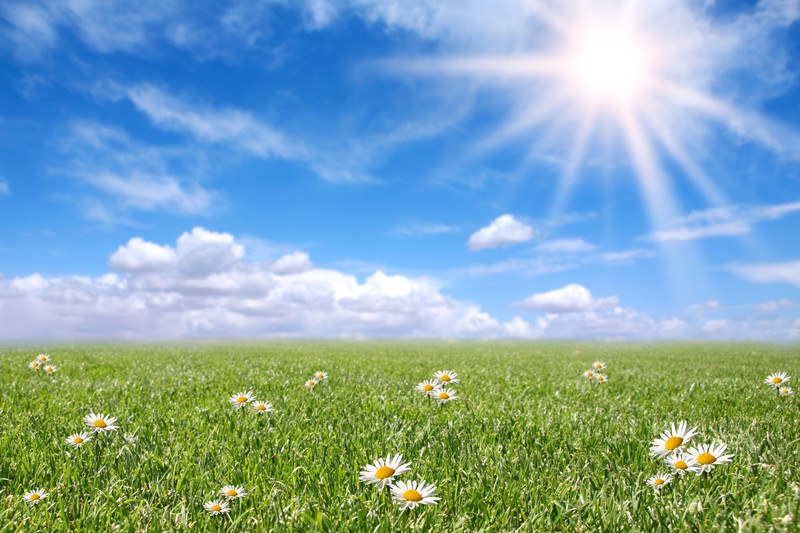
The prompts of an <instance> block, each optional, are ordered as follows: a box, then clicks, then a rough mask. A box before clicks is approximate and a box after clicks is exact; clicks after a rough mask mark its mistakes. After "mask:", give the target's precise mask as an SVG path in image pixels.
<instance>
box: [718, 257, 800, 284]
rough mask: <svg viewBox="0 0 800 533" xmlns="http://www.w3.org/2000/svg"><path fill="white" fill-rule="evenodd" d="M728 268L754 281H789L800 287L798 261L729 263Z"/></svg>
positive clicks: (799, 264) (743, 277)
mask: <svg viewBox="0 0 800 533" xmlns="http://www.w3.org/2000/svg"><path fill="white" fill-rule="evenodd" d="M727 268H728V270H730V271H731V272H733V273H734V274H736V275H737V276H739V277H740V278H742V279H745V280H747V281H752V282H755V283H789V284H790V285H794V286H795V287H800V261H785V262H781V263H750V264H740V265H729V266H728V267H727Z"/></svg>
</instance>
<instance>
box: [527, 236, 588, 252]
mask: <svg viewBox="0 0 800 533" xmlns="http://www.w3.org/2000/svg"><path fill="white" fill-rule="evenodd" d="M597 248H598V247H597V245H595V244H591V243H588V242H586V241H585V240H583V239H555V240H552V241H546V242H542V243H539V244H538V245H537V246H536V249H537V250H539V251H540V252H550V253H554V252H568V253H575V252H591V251H592V250H596V249H597Z"/></svg>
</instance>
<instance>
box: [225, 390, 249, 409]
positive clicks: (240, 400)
mask: <svg viewBox="0 0 800 533" xmlns="http://www.w3.org/2000/svg"><path fill="white" fill-rule="evenodd" d="M253 400H255V396H253V391H249V390H246V391H244V392H237V393H236V394H234V395H233V396H231V397H230V398H228V401H229V402H231V405H233V406H234V407H236V408H237V409H241V408H242V407H244V406H245V405H247V404H248V403H250V402H252V401H253Z"/></svg>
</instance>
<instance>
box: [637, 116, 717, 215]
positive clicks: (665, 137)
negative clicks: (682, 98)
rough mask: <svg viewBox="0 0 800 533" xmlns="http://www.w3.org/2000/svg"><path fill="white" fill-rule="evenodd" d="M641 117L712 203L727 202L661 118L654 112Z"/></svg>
mask: <svg viewBox="0 0 800 533" xmlns="http://www.w3.org/2000/svg"><path fill="white" fill-rule="evenodd" d="M642 117H643V119H644V120H645V121H647V123H648V125H649V126H650V127H651V129H652V131H654V132H655V134H656V137H657V138H658V140H659V141H660V142H661V145H662V146H664V148H666V150H667V152H669V154H670V155H671V156H672V158H673V159H674V160H675V161H676V162H677V163H678V165H680V167H681V168H682V169H683V171H684V172H686V175H687V176H689V178H690V179H691V180H692V181H693V182H694V184H695V186H696V187H697V188H698V189H699V190H700V192H702V193H703V195H704V196H705V197H706V199H707V200H708V201H709V202H710V203H712V204H714V205H725V204H727V203H728V200H727V198H726V197H725V195H724V194H723V193H722V191H721V190H720V189H719V188H718V187H717V186H716V185H715V184H714V182H713V181H712V180H711V178H710V177H709V176H708V174H706V173H705V172H704V171H703V169H701V168H700V166H699V165H698V164H697V163H696V162H695V161H694V159H692V157H691V156H690V155H689V154H688V152H686V150H685V149H684V147H683V144H682V143H681V142H680V141H679V140H678V139H676V138H675V137H674V136H673V135H672V133H671V132H670V130H669V129H668V128H667V127H666V126H665V125H664V123H663V121H662V120H661V118H660V117H659V116H658V115H657V114H656V113H655V112H650V113H644V114H643V115H642Z"/></svg>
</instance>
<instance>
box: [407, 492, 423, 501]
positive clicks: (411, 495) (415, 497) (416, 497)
mask: <svg viewBox="0 0 800 533" xmlns="http://www.w3.org/2000/svg"><path fill="white" fill-rule="evenodd" d="M403 498H405V499H406V501H409V502H418V501H422V494H420V493H419V492H417V491H415V490H414V489H411V490H407V491H405V492H404V493H403Z"/></svg>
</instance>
